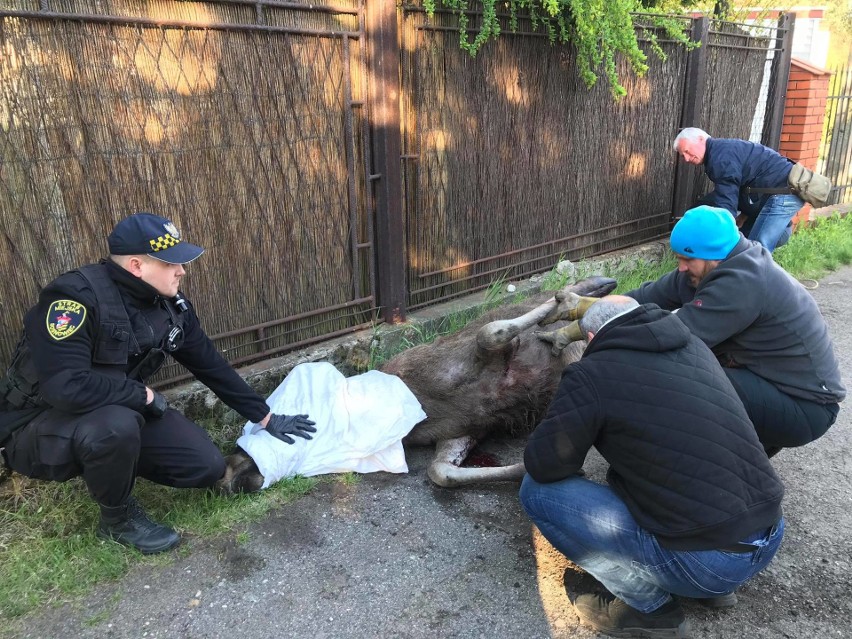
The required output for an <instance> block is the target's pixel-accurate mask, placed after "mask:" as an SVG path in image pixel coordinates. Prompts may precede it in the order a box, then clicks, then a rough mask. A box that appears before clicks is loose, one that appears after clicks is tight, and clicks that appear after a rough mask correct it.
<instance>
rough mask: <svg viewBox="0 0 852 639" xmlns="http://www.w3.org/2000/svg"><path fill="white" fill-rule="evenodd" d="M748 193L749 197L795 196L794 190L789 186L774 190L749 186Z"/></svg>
mask: <svg viewBox="0 0 852 639" xmlns="http://www.w3.org/2000/svg"><path fill="white" fill-rule="evenodd" d="M746 193H748V194H749V195H751V194H754V195H793V189H791V188H790V187H789V186H779V187H776V188H772V189H770V188H766V189H761V188H756V187H753V186H748V187H746Z"/></svg>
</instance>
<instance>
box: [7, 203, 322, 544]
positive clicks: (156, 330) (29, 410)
mask: <svg viewBox="0 0 852 639" xmlns="http://www.w3.org/2000/svg"><path fill="white" fill-rule="evenodd" d="M108 245H109V252H110V257H109V259H104V260H101V261H100V262H99V263H98V264H90V265H86V266H81V267H80V268H78V269H75V270H73V271H69V272H68V273H64V274H62V275H60V276H59V277H58V278H56V279H55V280H54V281H53V282H51V283H50V284H48V285H47V286H46V287H45V288H44V289H43V290H42V291H41V293H40V295H39V301H38V303H37V304H36V305H35V306H33V308H32V309H30V311H29V312H28V313H27V314H26V316H25V318H24V331H23V336H22V338H21V341H20V343H19V344H18V348H17V350H16V353H15V356H14V358H13V361H12V365H11V366H10V367H9V370H8V371H7V374H6V376H5V377H3V378H0V454H2V459H3V461H4V462H5V463H6V464H7V465H8V466H9V467H10V468H11V469H12V470H15V471H16V472H18V473H21V474H22V475H26V476H28V477H33V478H36V479H43V480H49V481H66V480H68V479H71V478H72V477H76V476H78V475H79V476H82V477H83V480H84V481H85V482H86V486H87V488H88V490H89V494H90V495H91V496H92V499H94V500H95V501H96V502H97V503H98V505H99V506H100V511H101V518H100V524H99V526H98V531H97V534H98V535H99V536H100V537H103V538H105V539H112V540H114V541H117V542H118V543H120V544H124V545H126V546H131V547H133V548H136V549H137V550H139V551H140V552H142V553H144V554H153V553H157V552H162V551H165V550H168V549H170V548H172V547H174V546H175V545H177V543H178V542H179V541H180V537H179V536H178V534H177V532H176V531H174V530H172V529H171V528H169V527H168V526H164V525H162V524H158V523H156V522H153V521H151V520H150V519H148V517H147V515H146V514H145V511H144V510H143V509H142V507H141V505H140V504H139V503H138V502H137V501H136V500H135V499H134V498H133V497H132V496H131V491H132V490H133V486H134V483H135V481H136V478H137V477H144V478H146V479H149V480H150V481H153V482H157V483H158V484H164V485H166V486H174V487H176V488H189V487H207V486H210V487H213V486H216V487H217V488H219V489H220V490H222V491H223V492H229V490H230V489H231V488H232V486H231V485H230V484H229V483H228V482H229V480H230V475H229V472H228V471H229V467H228V465H227V464H226V460H225V459H224V458H223V457H222V453H221V452H219V449H218V448H217V447H216V445H215V444H214V443H213V441H212V440H211V439H210V437H209V436H208V435H207V433H206V432H205V431H204V429H203V428H202V427H201V426H199V425H198V424H195V423H194V422H192V421H190V420H189V419H187V418H186V417H184V416H183V415H182V414H181V413H179V412H178V411H176V410H174V409H171V408H169V407H168V404H167V402H166V398H165V397H164V396H163V395H161V394H160V393H158V392H156V391H154V390H153V389H152V388H151V387H150V386H148V385H147V384H146V380H147V379H148V378H149V377H151V376H152V375H153V374H154V373H155V372H156V371H157V369H159V368H160V366H162V364H163V363H164V361H165V359H166V357H167V356H168V355H170V356H172V357H173V358H174V359H175V360H176V361H178V362H180V363H181V364H183V365H184V366H185V367H186V368H187V369H188V370H189V371H190V372H191V373H193V374H194V375H195V377H196V378H197V379H198V380H200V381H201V382H203V383H204V384H205V385H207V387H208V388H210V389H211V390H212V391H213V392H214V393H216V395H217V396H218V397H219V398H220V399H221V400H222V401H223V402H225V404H227V405H228V406H229V407H231V408H232V409H234V410H235V411H237V412H238V413H240V415H242V416H243V417H245V418H246V419H247V420H249V421H252V422H255V423H257V424H258V428H265V429H266V430H267V432H268V433H269V434H271V435H273V436H274V437H277V438H278V439H281V440H282V441H284V442H287V443H288V444H292V443H293V442H294V441H295V440H294V439H293V438H292V437H291V436H297V437H304V438H305V439H311V436H310V435H309V433H312V432H315V431H316V428H314V422H313V421H311V420H310V419H308V417H307V415H289V416H288V415H275V414H273V413H272V412H270V410H269V406H268V405H267V404H266V402H265V401H264V400H263V398H262V397H260V396H259V395H258V394H257V393H255V392H254V391H253V390H252V389H251V388H249V386H248V384H246V383H245V381H243V379H242V377H240V376H239V374H238V373H237V372H236V371H235V370H234V369H233V368H232V367H231V365H230V364H229V363H228V362H227V361H225V359H224V358H223V357H222V355H221V354H220V353H219V351H218V350H217V349H216V347H215V346H214V344H213V342H212V341H211V340H210V338H209V337H208V336H207V334H206V333H205V332H204V330H203V329H202V328H201V324H200V322H199V320H198V316H197V315H196V314H195V310H194V308H193V307H192V304H190V303H189V301H188V300H187V299H186V298H184V297H183V294H182V293H181V292H180V290H179V287H180V283H181V280H182V278H183V276H184V275H185V274H186V271H185V270H184V265H185V264H187V263H189V262H192V261H193V260H195V259H196V258H197V257H199V256H200V255H201V254H202V253H203V252H204V249H202V248H201V247H199V246H195V245H194V244H190V243H188V242H185V241H184V240H183V239H182V238H181V235H180V233H179V232H178V230H177V228H176V227H175V225H174V224H173V223H172V222H171V221H169V220H167V219H166V218H164V217H160V216H159V215H153V214H151V213H137V214H135V215H131V216H130V217H127V218H125V219H124V220H122V221H121V222H119V223H118V224H117V225H116V226H115V228H114V229H113V231H112V233H111V234H110V236H109V238H108Z"/></svg>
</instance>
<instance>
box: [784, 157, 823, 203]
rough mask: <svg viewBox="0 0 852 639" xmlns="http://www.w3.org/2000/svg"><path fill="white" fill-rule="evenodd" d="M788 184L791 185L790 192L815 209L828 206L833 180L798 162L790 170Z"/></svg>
mask: <svg viewBox="0 0 852 639" xmlns="http://www.w3.org/2000/svg"><path fill="white" fill-rule="evenodd" d="M787 184H789V185H790V190H791V191H792V192H793V194H794V195H797V196H798V197H800V198H802V199H803V200H804V201H805V202H808V203H809V204H812V205H813V206H814V208H820V207H823V206H825V205H826V204H828V198H829V196H830V195H831V180H829V179H828V178H827V177H825V176H824V175H820V174H819V173H814V172H813V171H811V170H810V169H809V168H807V167H805V166H803V165H801V164H799V163H798V162H797V163H796V164H795V165H793V168H792V169H790V175H788V176H787Z"/></svg>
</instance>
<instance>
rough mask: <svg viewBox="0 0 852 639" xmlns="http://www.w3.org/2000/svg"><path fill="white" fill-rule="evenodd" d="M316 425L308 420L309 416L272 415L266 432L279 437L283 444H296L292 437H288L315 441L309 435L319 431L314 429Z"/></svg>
mask: <svg viewBox="0 0 852 639" xmlns="http://www.w3.org/2000/svg"><path fill="white" fill-rule="evenodd" d="M314 424H316V422H314V421H311V420H310V419H308V416H307V415H275V414H273V415H271V416H270V417H269V421H268V422H267V424H266V432H268V433H269V434H270V435H272V436H273V437H277V438H278V439H280V440H281V441H282V442H285V443H287V444H294V443H296V442H295V440H294V439H293V438H292V437H288V435H295V436H296V437H303V438H305V439H313V438H312V437H311V436H310V435H308V433H315V432H317V429H316V428H314Z"/></svg>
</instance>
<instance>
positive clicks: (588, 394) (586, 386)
mask: <svg viewBox="0 0 852 639" xmlns="http://www.w3.org/2000/svg"><path fill="white" fill-rule="evenodd" d="M592 446H594V447H595V448H597V449H598V451H599V452H600V453H601V455H602V456H603V457H604V458H605V459H606V460H607V461H608V462H609V464H610V468H609V472H608V475H607V479H608V481H609V484H610V486H611V487H612V489H613V490H614V491H615V492H616V493H617V494H618V495H619V496H620V497H621V499H623V500H624V502H625V504H626V506H627V508H628V509H629V510H630V512H631V514H632V515H633V517H634V518H635V519H636V521H637V522H638V523H639V525H641V526H642V527H643V528H645V529H646V530H648V531H650V532H651V533H653V534H654V535H655V536H656V537H657V539H658V541H659V542H660V544H661V545H663V546H665V547H668V548H671V549H678V550H709V549H715V548H720V547H723V546H726V545H730V544H733V543H736V542H738V541H741V540H742V539H744V538H746V537H747V536H748V535H750V534H752V533H754V532H757V531H760V530H762V529H763V528H769V527H770V526H772V525H773V524H774V523H775V522H776V521H777V520H778V519H779V517H780V516H781V499H782V497H783V494H784V488H783V485H782V483H781V480H780V479H779V478H778V476H777V475H776V474H775V471H774V470H773V468H772V466H771V465H770V463H769V460H768V458H767V457H766V454H765V453H764V450H763V447H762V446H761V444H760V442H759V441H758V439H757V435H756V434H755V431H754V427H753V426H752V425H751V422H750V421H749V419H748V416H747V415H746V412H745V409H744V408H743V405H742V403H741V402H740V400H739V398H738V397H737V394H736V392H735V391H734V388H733V387H732V386H731V384H730V382H729V381H728V378H727V377H726V375H725V373H724V371H723V370H722V368H721V366H720V365H719V363H718V362H717V361H716V358H715V357H714V356H713V354H712V353H711V352H710V349H709V348H707V346H706V345H705V344H704V343H703V342H702V341H701V340H699V339H698V338H697V337H695V336H693V335H692V334H691V333H690V331H689V329H687V328H686V326H685V325H684V324H683V322H681V321H680V320H679V319H678V318H677V316H676V315H674V314H671V313H669V312H668V311H663V310H661V309H660V308H659V307H658V306H656V305H654V304H645V305H643V306H640V307H639V308H637V309H634V310H632V311H630V312H629V313H627V314H625V315H622V316H619V317H616V318H615V319H613V320H611V321H610V322H609V323H607V324H605V325H604V326H603V327H602V328H601V330H600V331H599V332H598V334H597V335H595V337H594V339H592V340H591V342H590V343H589V346H588V348H587V349H586V351H585V353H584V355H583V357H582V358H581V359H580V360H579V361H578V362H575V363H574V364H571V365H569V366H568V367H567V368H566V369H565V371H564V373H563V376H562V380H561V382H560V385H559V388H558V390H557V392H556V395H555V396H554V399H553V401H552V403H551V405H550V407H549V409H548V411H547V414H546V416H545V418H544V420H543V421H542V422H541V423H540V424H539V425H538V427H537V428H536V430H535V432H534V433H533V434H532V436H531V437H530V439H529V442H528V444H527V447H526V450H525V453H524V462H525V464H526V469H527V472H528V473H529V474H530V475H531V476H532V478H533V479H535V480H536V481H538V482H553V481H559V480H561V479H564V478H566V477H568V476H570V475H572V474H574V473H575V472H576V471H577V470H579V469H580V468H581V467H582V466H583V462H584V460H585V457H586V454H587V453H588V451H589V449H590V448H591V447H592Z"/></svg>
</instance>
